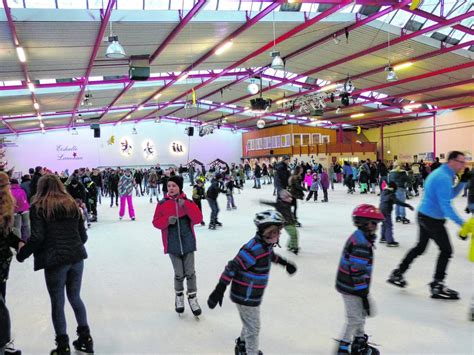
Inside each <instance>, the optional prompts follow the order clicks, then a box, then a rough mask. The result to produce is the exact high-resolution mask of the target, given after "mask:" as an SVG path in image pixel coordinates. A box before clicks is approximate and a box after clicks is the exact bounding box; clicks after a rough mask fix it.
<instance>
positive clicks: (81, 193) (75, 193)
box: [66, 183, 87, 202]
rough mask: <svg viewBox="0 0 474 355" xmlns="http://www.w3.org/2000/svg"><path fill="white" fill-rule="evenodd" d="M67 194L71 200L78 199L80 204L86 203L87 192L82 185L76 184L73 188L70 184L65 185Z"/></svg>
mask: <svg viewBox="0 0 474 355" xmlns="http://www.w3.org/2000/svg"><path fill="white" fill-rule="evenodd" d="M66 190H67V192H68V193H69V195H71V196H72V198H73V199H76V198H78V199H80V200H81V201H82V202H86V201H87V191H86V188H85V187H84V185H82V184H80V183H79V184H77V185H76V186H75V187H74V186H72V185H71V184H69V185H67V187H66Z"/></svg>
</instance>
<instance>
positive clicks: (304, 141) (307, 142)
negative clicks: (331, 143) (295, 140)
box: [301, 134, 309, 145]
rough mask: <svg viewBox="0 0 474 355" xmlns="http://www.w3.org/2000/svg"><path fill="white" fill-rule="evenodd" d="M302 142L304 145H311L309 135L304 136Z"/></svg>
mask: <svg viewBox="0 0 474 355" xmlns="http://www.w3.org/2000/svg"><path fill="white" fill-rule="evenodd" d="M301 142H302V145H309V134H302V135H301Z"/></svg>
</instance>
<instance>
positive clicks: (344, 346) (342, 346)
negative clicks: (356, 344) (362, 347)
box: [335, 339, 351, 355]
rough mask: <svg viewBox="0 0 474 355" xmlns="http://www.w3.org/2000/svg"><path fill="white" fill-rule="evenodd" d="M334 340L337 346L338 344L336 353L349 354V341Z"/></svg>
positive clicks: (337, 354)
mask: <svg viewBox="0 0 474 355" xmlns="http://www.w3.org/2000/svg"><path fill="white" fill-rule="evenodd" d="M335 340H336V341H337V342H338V343H339V346H338V348H337V351H336V355H345V354H350V353H349V348H350V346H351V343H348V342H346V341H344V340H338V339H335Z"/></svg>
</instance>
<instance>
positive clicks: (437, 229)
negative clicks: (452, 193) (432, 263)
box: [398, 212, 453, 281]
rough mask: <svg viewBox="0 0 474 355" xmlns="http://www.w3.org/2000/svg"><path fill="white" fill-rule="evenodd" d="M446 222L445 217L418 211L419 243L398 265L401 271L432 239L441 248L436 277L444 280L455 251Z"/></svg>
mask: <svg viewBox="0 0 474 355" xmlns="http://www.w3.org/2000/svg"><path fill="white" fill-rule="evenodd" d="M445 222H446V221H445V220H444V219H434V218H431V217H428V216H426V215H424V214H422V213H419V212H418V225H419V228H420V234H419V236H418V237H419V239H418V244H417V245H415V247H414V248H412V249H411V250H410V251H409V252H408V254H407V255H406V256H405V258H404V259H403V261H402V262H401V264H400V266H399V267H398V270H399V271H400V272H401V273H404V272H405V271H407V270H408V268H409V267H410V264H411V263H412V262H413V260H414V259H415V258H416V257H418V256H419V255H421V254H423V253H424V251H425V249H426V246H427V245H428V242H429V240H430V239H432V240H433V241H434V242H435V243H436V245H438V248H439V250H440V253H439V256H438V262H437V264H436V271H435V274H434V279H435V280H436V281H443V280H444V278H445V276H446V268H447V266H448V262H449V259H450V258H451V255H452V253H453V249H452V247H451V243H450V241H449V236H448V233H447V231H446V228H445V227H444V223H445Z"/></svg>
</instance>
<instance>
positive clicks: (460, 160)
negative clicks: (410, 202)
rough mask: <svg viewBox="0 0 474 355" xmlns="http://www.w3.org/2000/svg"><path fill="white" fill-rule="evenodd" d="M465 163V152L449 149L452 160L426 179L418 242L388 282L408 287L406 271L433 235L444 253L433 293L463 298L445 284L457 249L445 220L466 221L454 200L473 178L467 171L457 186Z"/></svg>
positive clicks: (419, 211)
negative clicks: (444, 281)
mask: <svg viewBox="0 0 474 355" xmlns="http://www.w3.org/2000/svg"><path fill="white" fill-rule="evenodd" d="M465 164H466V160H465V156H464V154H463V153H462V152H459V151H452V152H451V153H449V156H448V162H447V163H446V164H443V165H441V167H439V168H438V169H436V171H435V172H433V173H431V174H430V175H429V176H428V178H427V179H426V183H425V193H424V196H423V200H422V201H421V203H420V206H419V208H418V224H419V227H420V233H419V240H418V244H417V245H416V246H415V247H414V248H412V249H411V250H410V251H409V252H408V254H407V255H406V256H405V258H404V259H403V261H402V262H401V264H400V265H399V266H398V269H395V270H394V271H393V272H392V275H390V278H389V279H388V280H387V281H388V282H390V283H392V284H394V285H396V286H399V287H405V286H406V281H405V279H404V278H403V274H404V273H405V271H407V270H408V268H409V267H410V264H411V263H412V262H413V260H414V259H415V258H416V257H418V256H419V255H421V254H423V252H424V251H425V249H426V246H427V245H428V241H429V240H430V239H433V241H434V242H435V243H436V244H437V245H438V247H439V249H440V254H439V256H438V262H437V265H436V271H435V274H434V280H433V282H432V283H431V284H430V286H431V295H432V296H431V297H432V298H439V299H459V294H458V292H456V291H454V290H451V289H449V288H447V287H446V286H444V284H443V280H444V278H445V276H446V267H447V266H448V262H449V259H450V258H451V254H452V252H453V250H452V247H451V243H450V241H449V236H448V233H447V231H446V227H445V226H444V224H445V222H446V218H449V219H451V220H452V221H454V222H455V223H457V224H458V225H459V226H461V227H462V226H463V225H464V223H465V221H463V220H462V219H461V217H459V215H458V214H457V213H456V211H455V210H454V209H453V207H452V206H451V200H452V199H453V198H455V197H456V196H457V195H458V194H459V193H460V192H461V191H462V190H463V188H464V185H465V184H466V182H467V181H468V179H469V176H468V174H464V175H463V176H462V177H461V179H460V182H459V184H457V185H456V186H454V187H453V183H454V178H455V176H456V173H457V172H460V171H461V170H463V169H464V166H465Z"/></svg>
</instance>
